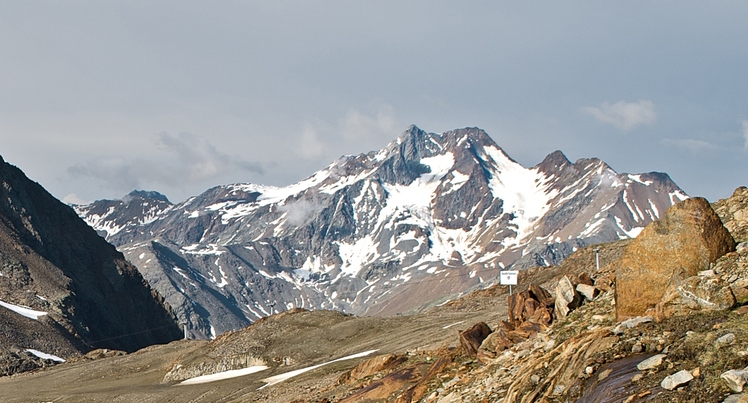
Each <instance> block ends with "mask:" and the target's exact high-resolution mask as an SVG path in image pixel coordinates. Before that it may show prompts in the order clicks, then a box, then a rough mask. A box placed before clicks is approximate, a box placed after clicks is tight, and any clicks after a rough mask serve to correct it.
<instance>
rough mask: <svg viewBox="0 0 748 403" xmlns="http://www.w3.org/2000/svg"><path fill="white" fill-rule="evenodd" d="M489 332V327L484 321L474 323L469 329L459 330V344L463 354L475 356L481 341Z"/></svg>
mask: <svg viewBox="0 0 748 403" xmlns="http://www.w3.org/2000/svg"><path fill="white" fill-rule="evenodd" d="M491 332H492V330H491V328H490V327H488V325H487V324H486V323H485V322H479V323H476V324H475V325H473V326H472V327H470V328H469V329H467V330H464V331H462V332H460V346H462V351H463V352H464V353H465V355H467V356H468V357H477V356H478V349H479V348H480V345H481V343H483V340H485V339H486V337H488V335H489V334H491Z"/></svg>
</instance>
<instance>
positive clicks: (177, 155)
mask: <svg viewBox="0 0 748 403" xmlns="http://www.w3.org/2000/svg"><path fill="white" fill-rule="evenodd" d="M153 150H154V151H156V152H155V153H154V154H153V156H151V157H149V158H132V159H128V158H125V157H121V156H108V157H102V158H97V159H94V160H90V161H88V162H85V163H82V164H76V165H73V166H70V167H68V169H67V172H68V174H69V175H70V176H72V177H74V178H89V179H94V180H98V181H100V182H102V183H104V184H105V186H106V187H108V188H110V189H113V190H117V191H119V192H121V193H123V194H124V193H127V192H129V191H131V190H133V189H143V188H151V187H159V186H161V185H165V186H180V185H184V184H195V183H202V182H207V181H211V180H215V179H216V178H220V177H221V176H223V175H225V174H227V173H231V172H237V171H238V172H254V173H258V174H262V173H264V170H263V167H262V165H261V164H259V163H257V162H253V161H249V160H247V159H244V158H242V157H241V156H238V155H230V154H226V153H224V152H222V151H220V150H219V149H218V148H217V147H216V146H215V145H213V144H211V143H210V142H209V141H208V139H206V138H205V137H203V136H200V135H197V134H192V133H180V134H179V135H171V134H169V133H161V134H158V135H156V136H155V138H154V144H153Z"/></svg>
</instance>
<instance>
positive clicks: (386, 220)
mask: <svg viewBox="0 0 748 403" xmlns="http://www.w3.org/2000/svg"><path fill="white" fill-rule="evenodd" d="M686 198H687V195H686V194H685V193H684V192H683V191H682V190H681V189H680V188H679V187H678V186H677V185H676V184H675V183H674V182H673V181H672V180H671V179H670V178H669V177H668V175H667V174H664V173H657V172H650V173H643V174H625V173H623V174H619V173H617V172H615V171H614V170H613V169H612V168H611V167H610V166H608V165H607V164H606V163H605V162H603V161H601V160H599V159H596V158H588V159H579V160H577V161H576V162H573V163H572V162H571V161H569V160H568V159H567V157H566V156H565V155H564V154H563V153H562V152H560V151H555V152H553V153H551V154H550V155H548V156H547V157H546V158H545V159H544V160H543V161H542V162H540V163H539V164H537V165H535V166H534V167H531V168H525V167H523V166H522V165H521V164H519V163H517V162H516V161H514V160H513V159H512V158H510V157H509V156H508V155H507V154H506V153H505V152H504V151H503V150H502V149H501V148H500V147H499V146H498V145H497V144H496V143H495V142H494V141H493V140H492V139H491V138H490V137H489V136H488V135H487V134H486V133H485V132H484V131H483V130H481V129H478V128H464V129H458V130H453V131H449V132H445V133H441V134H437V133H427V132H425V131H423V130H421V129H419V128H417V127H415V126H411V127H410V128H408V129H407V130H406V131H405V132H404V133H403V134H402V135H400V136H399V137H398V138H397V139H396V140H395V141H393V142H391V143H390V144H389V145H388V146H387V147H386V148H384V149H382V150H379V151H373V152H369V153H366V154H360V155H356V156H344V157H341V158H340V159H338V160H336V161H334V162H333V163H331V164H330V165H329V166H327V167H326V168H324V169H322V170H320V171H318V172H316V173H314V174H313V175H311V176H309V177H308V178H306V179H304V180H302V181H300V182H298V183H295V184H293V185H290V186H286V187H280V188H279V187H271V186H263V185H258V184H249V183H240V184H231V185H224V186H217V187H214V188H212V189H209V190H207V191H206V192H204V193H202V194H201V195H198V196H195V197H191V198H189V199H187V200H186V201H184V202H181V203H178V204H173V203H171V202H170V201H169V200H168V199H167V198H166V197H165V196H163V195H161V194H159V193H157V192H146V191H134V192H132V193H130V194H129V195H127V196H126V197H124V198H123V199H121V200H99V201H96V202H94V203H91V204H89V205H78V206H73V207H74V208H75V211H76V212H77V213H78V214H79V216H80V217H81V218H83V219H84V220H85V221H86V222H87V223H88V224H89V225H90V226H91V227H93V228H94V229H95V230H96V231H98V232H99V234H101V235H102V236H104V237H105V238H106V240H107V241H109V242H111V243H112V244H114V245H115V246H116V247H117V248H118V249H119V250H120V251H121V252H122V253H123V254H124V255H125V256H126V257H127V259H128V260H129V261H130V262H132V263H133V264H134V265H135V266H137V268H138V270H139V271H140V273H141V274H142V275H143V277H144V278H145V279H146V280H147V281H148V283H149V284H150V285H151V286H152V287H153V288H154V289H156V290H157V291H158V292H159V293H160V294H161V295H163V296H164V297H165V299H166V301H167V302H168V304H169V305H171V306H172V307H173V308H174V312H175V313H176V315H177V317H178V318H179V320H180V321H182V322H185V323H187V324H188V332H190V333H191V336H192V337H197V338H205V337H207V338H214V337H216V336H217V335H219V334H221V333H223V332H225V331H228V330H234V329H238V328H241V327H244V326H246V325H247V324H249V323H252V322H254V321H256V320H258V319H260V318H263V317H266V316H268V315H270V314H272V313H276V312H280V311H284V310H289V309H292V308H306V309H334V310H340V311H344V312H346V313H354V314H359V315H362V314H367V315H373V314H375V315H394V314H399V313H403V312H407V311H409V310H414V309H419V308H420V307H423V306H425V305H426V304H436V303H442V302H445V301H446V300H448V299H449V298H453V297H454V296H455V295H459V294H461V293H464V292H466V291H468V290H470V289H474V288H480V287H485V286H488V285H490V284H492V283H494V282H496V281H497V278H498V275H499V272H500V271H501V270H503V269H517V270H521V269H526V268H529V267H533V266H549V265H555V264H558V263H559V262H561V261H562V260H563V259H564V258H565V257H566V256H568V255H570V254H571V253H573V252H574V251H575V250H577V249H579V248H580V247H583V246H585V245H590V244H594V243H600V242H607V241H613V240H618V239H625V238H630V237H635V236H636V235H637V234H638V233H639V232H640V231H641V230H642V228H644V226H646V225H647V224H648V223H650V222H652V221H655V220H657V219H658V218H659V217H660V216H661V214H663V213H664V212H665V210H666V209H667V208H668V207H670V206H671V205H673V204H675V203H677V202H679V201H681V200H684V199H686Z"/></svg>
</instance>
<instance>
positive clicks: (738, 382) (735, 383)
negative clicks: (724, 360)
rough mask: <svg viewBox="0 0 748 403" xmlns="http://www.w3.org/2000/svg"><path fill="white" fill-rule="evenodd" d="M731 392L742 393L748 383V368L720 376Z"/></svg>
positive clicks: (733, 370) (734, 370) (732, 370)
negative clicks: (747, 382)
mask: <svg viewBox="0 0 748 403" xmlns="http://www.w3.org/2000/svg"><path fill="white" fill-rule="evenodd" d="M719 377H720V378H721V379H722V380H723V381H725V384H726V385H727V387H728V388H730V390H732V391H733V392H738V393H740V392H742V391H743V386H744V385H745V383H746V381H748V368H744V369H731V370H729V371H727V372H724V373H723V374H722V375H720V376H719Z"/></svg>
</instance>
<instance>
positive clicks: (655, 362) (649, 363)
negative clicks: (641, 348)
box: [636, 354, 667, 371]
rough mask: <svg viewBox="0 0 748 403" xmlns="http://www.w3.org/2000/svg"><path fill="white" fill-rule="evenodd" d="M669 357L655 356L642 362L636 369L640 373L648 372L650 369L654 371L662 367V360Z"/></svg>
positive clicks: (663, 355)
mask: <svg viewBox="0 0 748 403" xmlns="http://www.w3.org/2000/svg"><path fill="white" fill-rule="evenodd" d="M665 357H667V355H665V354H655V355H653V356H651V357H649V358H647V359H646V360H644V361H642V362H640V363H639V364H637V365H636V369H638V370H639V371H647V370H650V369H654V368H657V367H659V366H660V365H662V360H663V359H664V358H665Z"/></svg>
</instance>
